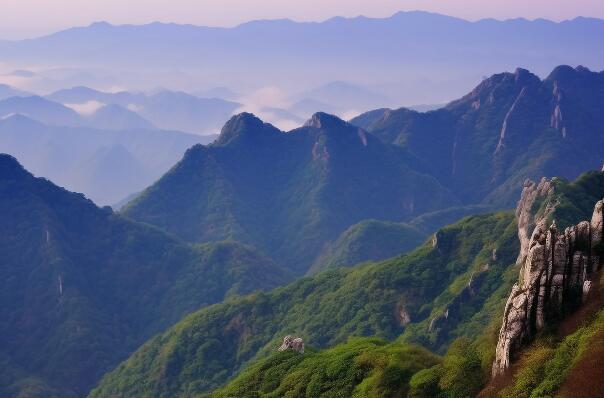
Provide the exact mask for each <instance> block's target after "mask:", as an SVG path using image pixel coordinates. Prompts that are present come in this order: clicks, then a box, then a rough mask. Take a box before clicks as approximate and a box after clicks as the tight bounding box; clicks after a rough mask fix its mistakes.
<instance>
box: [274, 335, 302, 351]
mask: <svg viewBox="0 0 604 398" xmlns="http://www.w3.org/2000/svg"><path fill="white" fill-rule="evenodd" d="M285 350H294V351H296V352H299V353H300V354H304V341H303V340H302V339H301V338H300V337H294V336H290V335H287V336H285V337H284V338H283V344H281V347H279V351H285Z"/></svg>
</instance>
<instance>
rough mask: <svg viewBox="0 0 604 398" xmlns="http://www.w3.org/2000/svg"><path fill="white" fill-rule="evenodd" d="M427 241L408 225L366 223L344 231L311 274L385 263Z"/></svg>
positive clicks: (386, 222) (385, 222)
mask: <svg viewBox="0 0 604 398" xmlns="http://www.w3.org/2000/svg"><path fill="white" fill-rule="evenodd" d="M425 239H426V234H424V233H422V232H420V231H419V230H417V229H416V228H414V227H412V226H410V225H407V224H405V223H395V222H389V221H377V220H365V221H362V222H360V223H358V224H355V225H353V226H352V227H350V228H348V229H347V230H346V231H344V232H343V233H342V235H340V237H339V238H338V239H337V240H336V241H335V242H333V244H331V245H330V246H329V247H328V249H326V250H325V252H324V253H323V254H322V255H321V256H320V257H319V258H317V259H316V260H315V263H314V265H313V266H312V267H311V268H310V271H309V273H311V274H312V273H316V272H318V271H321V270H325V269H329V268H339V267H343V266H348V267H350V266H352V265H356V264H360V263H363V262H366V261H379V260H384V259H387V258H390V257H394V256H396V255H399V254H404V253H406V252H408V251H410V250H412V249H414V248H416V247H417V246H419V245H420V244H421V243H422V242H423V241H424V240H425Z"/></svg>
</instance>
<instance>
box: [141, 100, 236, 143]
mask: <svg viewBox="0 0 604 398" xmlns="http://www.w3.org/2000/svg"><path fill="white" fill-rule="evenodd" d="M140 106H141V107H142V108H141V109H139V110H138V111H139V113H140V114H141V115H142V116H144V117H146V118H147V119H149V120H150V121H151V122H153V123H154V124H155V125H156V126H158V127H160V128H164V129H172V130H180V131H188V132H192V133H198V134H208V133H216V132H217V131H218V130H219V128H220V126H221V125H222V124H223V123H224V122H226V121H227V120H228V119H229V118H230V117H231V115H232V114H233V112H234V111H235V110H237V109H238V108H239V107H240V106H241V105H240V104H238V103H236V102H231V101H225V100H222V99H219V98H198V97H195V96H192V95H189V94H186V93H182V92H173V91H161V92H159V93H157V94H153V95H151V96H149V97H147V98H146V99H145V100H144V102H142V103H141V104H140Z"/></svg>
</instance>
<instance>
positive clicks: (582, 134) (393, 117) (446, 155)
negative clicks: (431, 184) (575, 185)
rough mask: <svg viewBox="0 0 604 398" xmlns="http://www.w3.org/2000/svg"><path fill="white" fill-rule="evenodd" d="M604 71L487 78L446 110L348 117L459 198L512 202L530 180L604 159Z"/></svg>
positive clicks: (571, 174) (572, 173) (568, 173)
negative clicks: (396, 148) (419, 163)
mask: <svg viewBox="0 0 604 398" xmlns="http://www.w3.org/2000/svg"><path fill="white" fill-rule="evenodd" d="M602 104H604V73H602V72H599V73H598V72H591V71H589V70H588V69H587V68H584V67H581V66H579V67H577V68H571V67H569V66H559V67H557V68H555V69H554V70H553V71H552V72H551V73H550V75H549V76H548V77H547V78H546V79H544V80H541V79H539V78H538V77H537V76H536V75H534V74H532V73H530V72H528V71H526V70H524V69H517V70H516V72H514V73H501V74H497V75H494V76H492V77H490V78H488V79H486V80H484V81H483V82H482V83H481V84H480V85H478V86H477V87H476V88H475V89H474V90H473V91H472V92H471V93H469V94H468V95H466V96H464V97H463V98H461V99H459V100H456V101H453V102H451V103H450V104H448V105H447V106H446V107H444V108H442V109H438V110H435V111H431V112H426V113H420V112H415V111H411V110H408V109H398V110H389V109H378V110H375V111H371V112H368V113H366V114H363V115H361V116H359V117H357V118H355V119H353V120H352V121H351V123H353V124H356V125H358V126H361V127H363V128H365V129H367V130H368V131H369V132H371V133H372V134H375V135H376V136H378V137H380V138H381V139H382V140H384V141H385V142H390V143H393V144H395V145H398V146H401V147H402V148H404V149H406V150H407V151H409V152H410V153H412V154H413V155H415V156H417V158H419V159H421V161H422V162H424V164H425V165H426V167H427V168H429V170H430V174H431V175H433V176H434V177H436V178H437V179H438V180H439V181H440V182H441V183H442V184H443V185H444V186H446V187H448V188H449V189H451V190H452V191H453V192H455V193H457V194H458V195H459V198H460V200H461V201H462V202H464V203H468V202H472V203H478V202H483V203H488V204H495V205H499V206H505V207H511V206H513V205H514V203H515V201H516V200H517V198H518V195H519V193H520V190H521V189H522V183H523V181H524V180H525V179H526V178H532V179H539V178H541V177H542V176H550V177H551V176H560V177H564V178H569V179H572V178H575V177H576V176H577V175H579V174H580V173H581V172H583V171H585V170H593V169H595V170H599V169H600V168H601V166H602V164H603V163H604V156H603V153H604V152H603V150H604V114H603V113H602V112H601V107H602Z"/></svg>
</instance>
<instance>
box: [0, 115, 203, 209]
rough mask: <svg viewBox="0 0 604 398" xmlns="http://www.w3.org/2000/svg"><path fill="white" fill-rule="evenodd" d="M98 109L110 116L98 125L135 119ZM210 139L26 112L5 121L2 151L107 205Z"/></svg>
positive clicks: (0, 129)
mask: <svg viewBox="0 0 604 398" xmlns="http://www.w3.org/2000/svg"><path fill="white" fill-rule="evenodd" d="M99 112H101V115H97V116H99V119H103V118H104V117H105V116H106V117H108V119H104V122H103V123H99V125H100V124H102V125H104V127H105V128H111V127H124V128H125V127H126V125H131V124H132V123H131V122H132V121H133V120H132V119H131V118H128V119H130V121H125V119H123V118H122V119H119V118H115V117H113V116H116V115H115V113H113V112H112V113H113V115H107V113H106V112H104V111H103V110H102V109H101V110H99ZM97 113H98V112H97ZM117 113H118V114H120V113H121V112H120V111H118V112H117ZM93 117H94V116H93ZM137 120H138V119H137V118H134V121H135V122H136V121H137ZM139 122H140V120H139ZM118 124H120V125H121V126H118ZM135 124H141V123H138V122H137V123H135ZM142 124H143V125H144V124H145V123H142ZM208 138H209V139H210V140H211V137H208ZM205 139H206V138H205V137H203V136H198V135H193V134H186V133H181V132H175V131H164V130H158V129H141V128H127V129H120V130H114V129H108V130H107V129H96V128H90V127H66V126H55V125H49V124H44V123H40V122H38V121H36V120H33V119H31V118H29V117H26V116H23V115H21V114H15V115H11V116H8V117H6V118H4V119H2V120H0V150H2V151H3V152H6V153H10V154H11V155H13V156H15V157H17V158H18V159H19V160H20V161H21V162H23V164H24V165H25V166H27V168H28V169H30V170H31V171H32V172H33V173H34V174H36V175H38V176H42V177H46V178H50V179H51V180H53V181H55V182H56V183H58V184H60V185H62V186H64V187H67V188H68V189H71V190H74V191H77V192H83V193H85V194H86V195H87V196H88V197H89V198H91V199H93V200H94V201H95V202H97V203H99V204H102V205H110V204H113V203H116V202H118V201H120V200H121V199H123V198H125V197H126V196H128V195H130V194H132V193H135V192H140V191H141V190H143V189H144V188H145V187H146V186H148V185H149V184H151V183H153V182H154V181H155V180H156V179H157V178H159V177H160V176H161V175H162V174H164V173H165V172H166V171H167V170H169V169H170V167H172V166H173V165H174V163H176V162H177V161H178V159H179V158H180V157H181V156H182V153H183V152H184V151H185V150H186V149H187V148H189V147H190V146H192V145H195V144H197V143H200V142H206V143H207V142H208V141H205Z"/></svg>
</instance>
